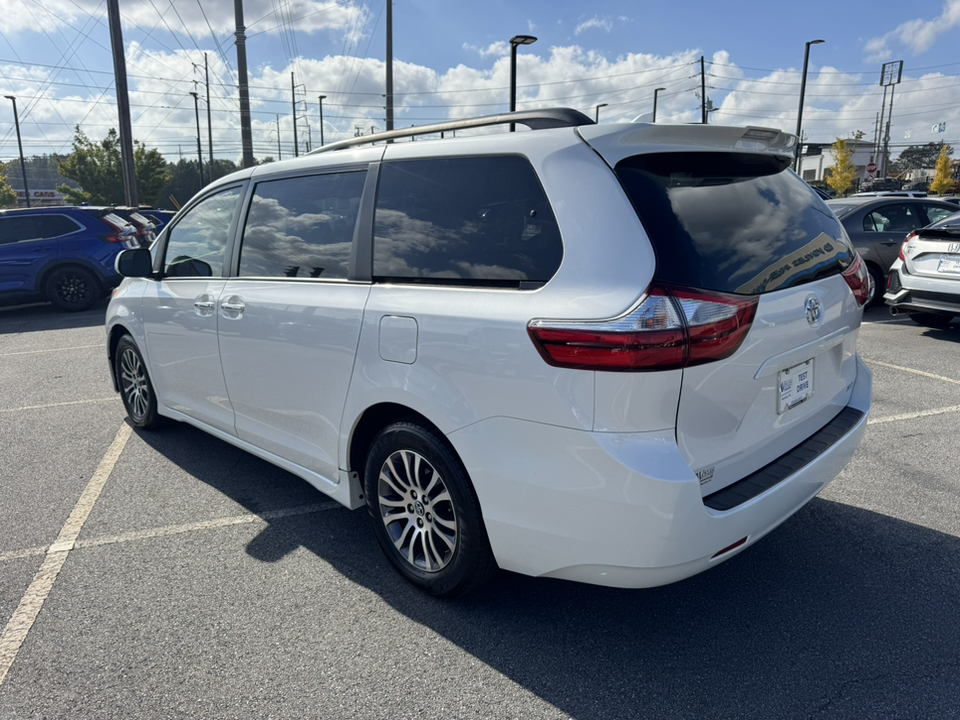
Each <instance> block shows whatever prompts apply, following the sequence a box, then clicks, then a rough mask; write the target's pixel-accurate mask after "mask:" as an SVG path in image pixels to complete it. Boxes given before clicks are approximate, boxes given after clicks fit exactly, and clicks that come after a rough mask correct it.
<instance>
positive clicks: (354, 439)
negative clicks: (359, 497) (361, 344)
mask: <svg viewBox="0 0 960 720" xmlns="http://www.w3.org/2000/svg"><path fill="white" fill-rule="evenodd" d="M402 418H407V419H414V418H415V419H416V420H418V421H420V422H422V423H423V424H424V425H426V426H427V427H428V428H430V429H431V430H433V431H434V432H436V433H437V435H438V436H439V437H441V438H444V439H445V440H446V442H447V445H449V446H450V449H451V450H452V451H453V452H454V453H455V454H456V455H457V458H458V459H459V458H460V455H459V453H457V451H456V448H454V447H453V444H452V443H451V442H450V440H449V438H447V436H446V434H445V433H444V432H443V431H442V430H440V428H439V427H437V425H436V423H433V422H431V421H430V419H429V418H428V417H426V416H425V415H424V414H423V413H421V412H418V411H417V410H414V409H413V408H410V407H408V406H406V405H402V404H400V403H392V402H384V403H378V404H376V405H371V406H370V407H368V408H367V409H366V410H364V411H363V413H362V414H361V415H360V417H359V418H357V421H356V422H355V423H354V426H353V431H352V432H351V433H350V439H349V442H348V446H347V468H348V470H349V471H351V472H355V473H356V474H357V476H358V477H360V478H361V482H362V478H363V468H364V465H366V460H367V452H368V451H369V449H370V446H371V445H372V444H373V440H374V438H376V436H377V433H379V432H380V431H381V430H383V429H384V428H385V427H387V426H388V425H390V424H391V423H394V422H397V421H398V420H400V419H402ZM461 462H462V460H461Z"/></svg>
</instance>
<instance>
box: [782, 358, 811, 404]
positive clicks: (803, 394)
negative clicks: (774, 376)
mask: <svg viewBox="0 0 960 720" xmlns="http://www.w3.org/2000/svg"><path fill="white" fill-rule="evenodd" d="M778 379H779V381H780V394H779V399H778V401H777V412H778V413H785V412H786V411H787V410H789V409H790V408H793V407H796V406H797V405H799V404H800V403H802V402H803V401H804V400H806V399H807V398H809V397H810V396H811V395H813V360H812V359H810V360H807V361H806V362H803V363H800V364H799V365H794V366H793V367H792V368H787V369H786V370H781V371H780V376H779V378H778Z"/></svg>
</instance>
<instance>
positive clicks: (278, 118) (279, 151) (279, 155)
mask: <svg viewBox="0 0 960 720" xmlns="http://www.w3.org/2000/svg"><path fill="white" fill-rule="evenodd" d="M277 160H283V151H282V150H281V149H280V116H279V115H277Z"/></svg>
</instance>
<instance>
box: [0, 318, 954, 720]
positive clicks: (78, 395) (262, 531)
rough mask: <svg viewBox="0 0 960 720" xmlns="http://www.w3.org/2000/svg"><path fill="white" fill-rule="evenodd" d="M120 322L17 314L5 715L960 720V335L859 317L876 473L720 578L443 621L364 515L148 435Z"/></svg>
mask: <svg viewBox="0 0 960 720" xmlns="http://www.w3.org/2000/svg"><path fill="white" fill-rule="evenodd" d="M104 309H105V303H101V304H100V305H98V306H97V307H95V308H94V309H93V310H91V311H89V312H86V313H81V314H77V315H62V314H58V313H56V312H55V311H54V310H53V309H52V308H51V307H49V306H43V305H37V306H30V307H22V308H2V309H0V438H2V442H0V628H5V629H3V630H2V635H0V719H2V720H8V719H12V718H71V719H80V718H124V719H125V720H130V719H133V718H180V717H182V718H297V719H301V718H396V719H401V718H577V719H588V718H617V719H618V718H641V717H644V718H886V717H890V718H953V717H960V681H958V679H957V678H958V671H960V620H958V607H960V601H958V598H960V569H958V567H960V562H958V558H960V480H958V473H957V468H958V467H960V443H958V442H957V435H958V433H957V427H958V418H960V364H958V362H957V357H958V351H960V321H958V322H955V323H954V324H953V326H952V327H951V328H949V329H948V330H946V331H938V330H929V329H924V328H920V327H918V326H916V325H914V324H913V323H911V322H910V321H909V320H907V319H903V318H901V319H894V318H891V317H890V316H889V315H887V314H886V311H885V309H884V308H882V307H881V308H874V309H871V310H870V311H868V313H867V315H866V318H865V323H864V325H863V327H862V329H861V333H860V352H861V355H862V356H863V358H864V360H865V361H866V363H867V365H868V366H869V367H870V369H871V370H872V371H873V373H874V399H873V410H872V414H871V420H870V425H869V427H868V430H867V434H866V436H865V438H864V441H863V443H862V445H861V447H860V449H859V451H858V452H857V454H856V456H855V457H854V459H853V461H852V462H851V463H850V465H849V466H848V467H847V469H846V470H845V471H844V472H843V473H842V474H841V476H840V477H839V478H838V479H837V480H836V481H835V482H834V483H833V484H832V485H831V486H829V487H828V488H827V489H826V490H825V491H824V492H823V493H822V494H821V496H820V497H819V498H817V499H816V500H814V501H813V502H812V503H811V504H810V505H808V506H807V507H806V508H804V509H803V510H801V511H800V512H799V513H798V514H797V515H796V516H795V517H794V518H792V519H791V520H789V521H788V522H787V523H785V524H784V525H783V526H782V527H780V528H779V529H777V530H776V531H775V532H774V533H772V534H771V535H770V536H768V537H767V538H766V539H764V540H763V541H762V542H760V543H758V544H757V545H756V546H754V547H751V548H749V549H748V550H746V551H745V552H744V553H742V554H740V555H739V556H737V557H736V558H733V559H732V560H730V561H729V562H726V563H723V564H722V565H720V566H719V567H717V568H716V569H713V570H710V571H708V572H706V573H704V574H701V575H699V576H697V577H694V578H691V579H689V580H686V581H684V582H681V583H678V584H675V585H671V586H667V587H663V588H656V589H652V590H640V591H625V590H615V589H607V588H600V587H592V586H585V585H577V584H573V583H566V582H562V581H554V580H541V579H533V578H526V577H520V576H517V575H512V574H507V573H502V574H501V576H500V577H499V578H498V580H497V581H496V582H495V583H494V584H493V585H492V586H491V587H490V588H489V589H487V590H485V591H484V592H482V593H481V594H479V595H477V596H474V597H472V598H469V599H466V600H463V601H458V602H444V601H437V600H433V599H430V598H428V597H425V596H424V595H422V594H420V593H419V592H418V591H416V590H414V589H412V588H411V587H410V586H408V585H407V584H406V583H404V582H403V581H402V580H401V579H400V578H399V576H397V575H396V573H395V572H394V571H393V570H392V569H391V568H390V567H389V565H388V564H387V562H386V560H385V559H384V558H383V557H382V555H381V553H380V551H379V548H378V547H377V545H376V541H375V540H374V538H373V536H372V533H370V532H369V531H368V527H367V520H366V517H365V514H364V513H362V512H350V511H348V510H346V509H344V508H342V507H340V506H339V505H337V504H335V503H333V502H331V501H329V500H327V499H326V497H325V496H324V495H322V494H320V493H319V492H317V491H315V490H314V489H313V488H311V487H310V486H309V485H308V484H307V483H305V482H303V481H301V480H299V479H297V478H295V477H293V476H291V475H289V474H287V473H285V472H283V471H282V470H279V469H277V468H275V467H273V466H271V465H268V464H266V463H265V462H262V461H260V460H258V459H256V458H253V457H252V456H249V455H247V454H245V453H243V452H242V451H240V450H236V449H234V448H232V447H231V446H229V445H227V444H225V443H223V442H221V441H219V440H216V439H214V438H212V437H210V436H208V435H205V434H204V433H202V432H200V431H197V430H194V429H192V428H190V427H187V426H182V425H178V426H174V427H171V428H169V429H167V430H165V431H162V432H157V433H140V432H134V431H132V430H131V429H130V427H129V426H128V425H127V424H126V423H125V421H124V417H125V415H124V411H123V406H122V404H121V402H120V400H119V397H118V396H117V395H115V394H114V393H113V391H112V388H111V386H110V381H109V374H108V371H107V367H106V362H105V349H104V336H103V330H102V321H103V312H104Z"/></svg>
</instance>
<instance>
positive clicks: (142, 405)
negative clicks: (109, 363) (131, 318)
mask: <svg viewBox="0 0 960 720" xmlns="http://www.w3.org/2000/svg"><path fill="white" fill-rule="evenodd" d="M113 362H114V372H115V373H116V376H117V384H118V385H119V386H120V397H122V398H123V406H124V407H125V408H126V409H127V415H128V416H129V418H130V422H131V423H132V424H133V425H134V427H138V428H142V429H144V430H155V429H157V428H159V427H162V426H163V425H164V424H165V421H166V418H164V417H163V416H161V415H160V414H159V413H158V412H157V395H156V393H155V392H154V391H153V383H151V382H150V376H149V375H148V374H147V366H146V364H145V363H144V362H143V356H142V355H141V354H140V350H139V349H138V348H137V345H136V343H134V342H133V339H132V338H131V337H130V336H129V335H124V336H123V337H122V338H120V342H118V343H117V350H116V354H115V355H114V359H113Z"/></svg>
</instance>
